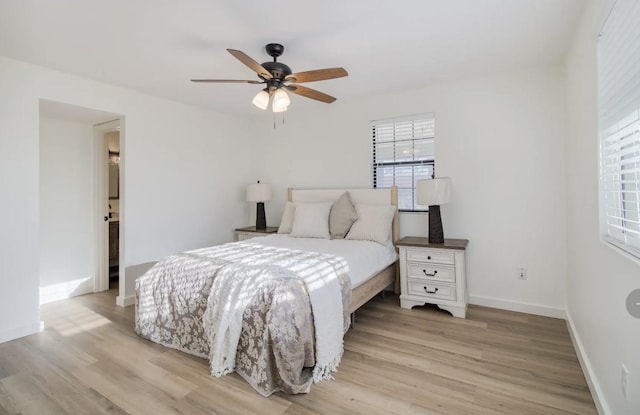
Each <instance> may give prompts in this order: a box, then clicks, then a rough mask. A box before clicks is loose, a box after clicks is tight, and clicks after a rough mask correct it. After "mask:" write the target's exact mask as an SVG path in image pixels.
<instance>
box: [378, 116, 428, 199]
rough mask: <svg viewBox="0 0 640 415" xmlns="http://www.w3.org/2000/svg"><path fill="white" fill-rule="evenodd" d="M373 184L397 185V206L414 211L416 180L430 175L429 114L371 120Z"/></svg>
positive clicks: (379, 185)
mask: <svg viewBox="0 0 640 415" xmlns="http://www.w3.org/2000/svg"><path fill="white" fill-rule="evenodd" d="M371 134H372V138H373V187H374V188H377V187H379V188H387V187H391V186H394V185H395V186H397V187H398V209H400V210H409V211H410V210H418V207H417V206H416V191H415V189H416V181H417V180H420V179H430V178H433V175H434V168H435V118H434V115H433V113H427V114H419V115H413V116H409V117H403V118H389V119H384V120H376V121H371Z"/></svg>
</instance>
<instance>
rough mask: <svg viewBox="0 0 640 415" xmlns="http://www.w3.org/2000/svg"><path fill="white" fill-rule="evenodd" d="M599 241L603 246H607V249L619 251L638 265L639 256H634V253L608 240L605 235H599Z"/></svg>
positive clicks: (639, 261)
mask: <svg viewBox="0 0 640 415" xmlns="http://www.w3.org/2000/svg"><path fill="white" fill-rule="evenodd" d="M600 242H602V243H603V244H604V245H605V246H607V247H609V249H611V250H613V251H615V252H617V253H619V254H620V255H622V256H623V257H625V258H627V259H628V260H630V261H631V262H633V263H635V264H636V265H638V266H640V256H636V255H635V254H633V253H631V252H629V251H627V250H626V249H623V248H621V247H620V246H619V245H618V244H617V243H616V242H614V241H612V240H610V239H609V238H607V237H606V236H600ZM639 255H640V253H639Z"/></svg>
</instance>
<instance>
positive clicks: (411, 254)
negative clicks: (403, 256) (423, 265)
mask: <svg viewBox="0 0 640 415" xmlns="http://www.w3.org/2000/svg"><path fill="white" fill-rule="evenodd" d="M407 261H414V262H430V263H435V264H450V265H453V264H454V257H453V252H451V251H441V250H435V249H434V250H430V249H416V248H407Z"/></svg>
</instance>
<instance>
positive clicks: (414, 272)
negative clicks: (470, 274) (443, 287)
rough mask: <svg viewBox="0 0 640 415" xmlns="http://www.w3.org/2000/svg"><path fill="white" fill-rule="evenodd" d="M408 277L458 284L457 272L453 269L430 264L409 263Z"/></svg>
mask: <svg viewBox="0 0 640 415" xmlns="http://www.w3.org/2000/svg"><path fill="white" fill-rule="evenodd" d="M407 276H408V277H409V278H420V279H424V280H431V281H434V280H435V281H445V282H456V271H455V269H454V268H453V267H443V266H440V265H433V264H430V263H409V264H408V265H407Z"/></svg>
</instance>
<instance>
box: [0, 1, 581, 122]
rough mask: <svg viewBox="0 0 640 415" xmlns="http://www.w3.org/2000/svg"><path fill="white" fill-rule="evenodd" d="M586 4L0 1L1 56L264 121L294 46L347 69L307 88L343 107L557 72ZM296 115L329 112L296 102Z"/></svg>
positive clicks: (308, 65)
mask: <svg viewBox="0 0 640 415" xmlns="http://www.w3.org/2000/svg"><path fill="white" fill-rule="evenodd" d="M586 2H587V1H586V0H395V1H391V0H388V1H382V0H324V1H318V2H313V3H312V2H304V1H293V0H279V1H277V2H267V1H255V0H245V1H223V0H182V1H173V0H155V1H154V0H110V1H98V0H55V1H52V0H0V55H4V56H8V57H11V58H15V59H19V60H22V61H26V62H31V63H34V64H38V65H42V66H46V67H49V68H53V69H57V70H60V71H64V72H68V73H72V74H75V75H79V76H82V77H87V78H92V79H95V80H100V81H104V82H107V83H110V84H115V85H120V86H123V87H127V88H133V89H137V90H140V91H143V92H146V93H149V94H152V95H156V96H160V97H165V98H170V99H173V100H177V101H181V102H185V103H190V104H194V105H198V106H203V107H207V108H211V109H215V110H218V111H220V112H225V113H228V114H232V115H239V116H251V115H252V114H253V115H256V114H257V113H259V112H261V111H260V110H258V109H256V108H255V107H253V105H251V103H250V101H251V99H252V98H253V96H254V95H255V94H256V93H257V92H258V91H259V89H260V86H259V85H250V84H231V85H228V84H227V85H223V84H194V83H191V82H189V79H191V78H226V79H257V78H256V77H255V75H254V74H253V73H252V72H251V71H250V70H249V68H247V67H245V66H244V65H243V64H242V63H240V62H239V61H238V60H236V59H235V58H234V57H233V56H231V55H230V54H229V53H228V52H227V51H226V48H233V49H239V50H242V51H243V52H245V53H246V54H248V55H249V56H251V57H253V58H254V59H255V60H256V61H258V62H265V61H268V60H270V59H271V58H270V57H269V56H267V55H266V52H265V51H264V45H265V44H267V43H271V42H277V43H282V44H283V45H284V46H285V53H284V55H283V56H282V57H281V58H279V60H280V61H282V62H284V63H286V64H287V65H289V66H290V67H291V68H292V70H293V71H294V72H301V71H306V70H311V69H320V68H327V67H334V66H342V67H344V68H345V69H347V71H348V72H349V77H347V78H341V79H334V80H329V81H321V82H314V83H307V84H305V86H308V87H311V88H314V89H318V90H321V91H322V92H325V93H328V94H330V95H334V96H336V97H337V98H338V100H344V99H349V98H354V97H364V96H368V95H378V94H381V93H386V92H391V91H402V90H407V89H411V88H416V87H421V86H426V85H428V84H431V83H434V82H442V81H448V80H455V79H457V78H461V77H466V76H473V75H482V74H486V73H491V72H493V73H495V72H501V71H508V70H514V69H519V68H525V67H531V66H537V65H547V64H551V63H558V62H561V61H562V60H563V59H564V56H565V54H566V52H567V48H568V45H569V43H570V40H571V37H572V36H573V33H574V31H575V28H576V24H577V22H578V19H579V16H580V14H581V13H582V10H583V9H584V6H585V3H586ZM292 105H299V106H305V107H307V106H308V107H309V108H311V107H313V106H317V105H327V104H323V103H320V102H317V101H312V100H308V99H306V98H303V97H299V96H294V97H292Z"/></svg>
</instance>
